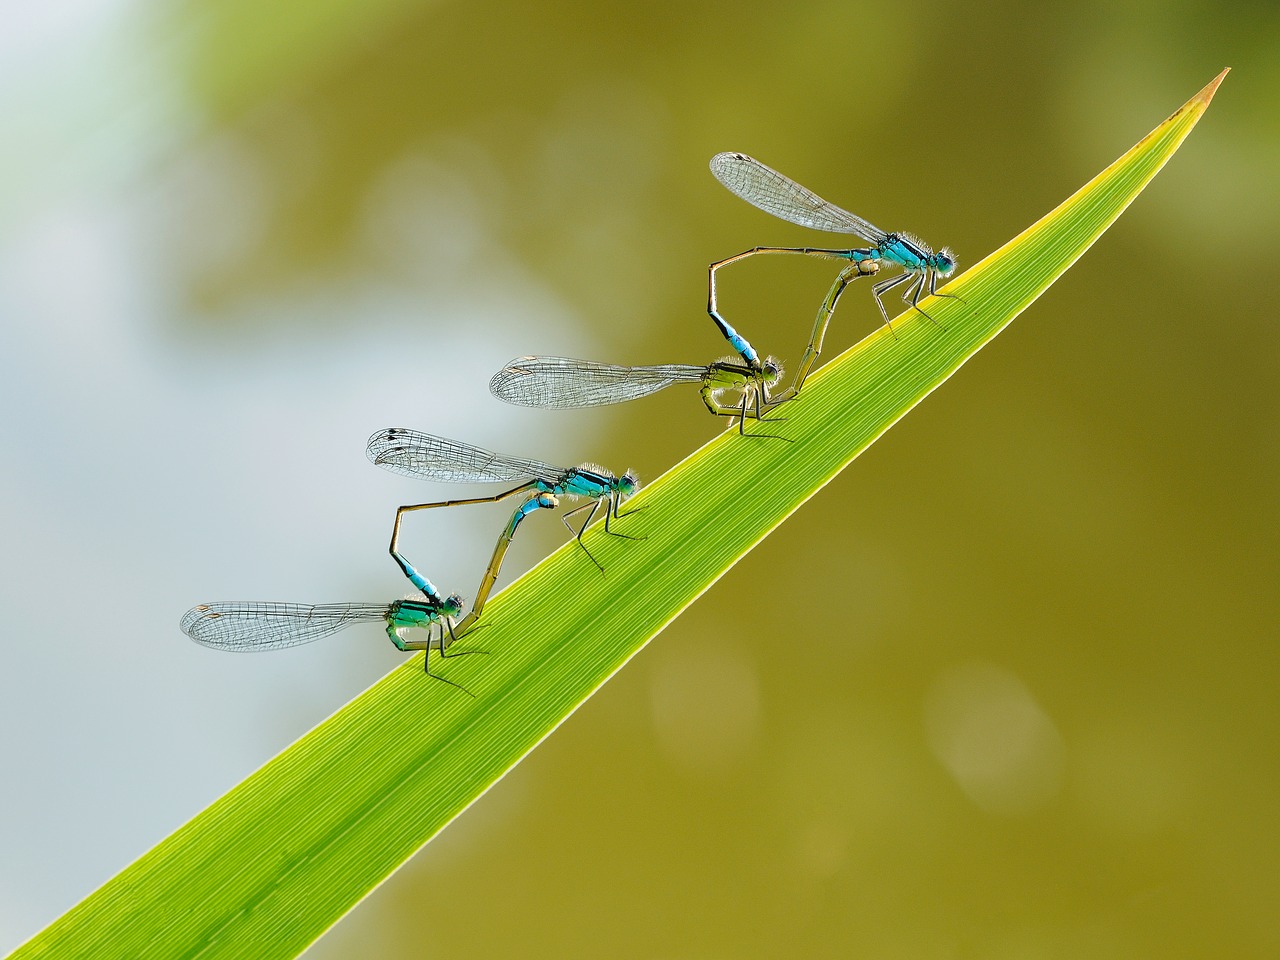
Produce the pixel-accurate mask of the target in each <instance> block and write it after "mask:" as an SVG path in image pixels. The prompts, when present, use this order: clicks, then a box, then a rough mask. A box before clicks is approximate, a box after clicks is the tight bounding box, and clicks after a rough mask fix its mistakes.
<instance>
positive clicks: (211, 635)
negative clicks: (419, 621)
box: [182, 602, 388, 650]
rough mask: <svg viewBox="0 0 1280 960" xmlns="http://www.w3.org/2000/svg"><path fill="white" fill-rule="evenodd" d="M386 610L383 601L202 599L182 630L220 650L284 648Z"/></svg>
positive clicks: (382, 616) (381, 616)
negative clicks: (255, 601)
mask: <svg viewBox="0 0 1280 960" xmlns="http://www.w3.org/2000/svg"><path fill="white" fill-rule="evenodd" d="M387 610H388V605H387V604H385V603H319V604H314V605H313V604H307V603H271V602H265V603H253V602H235V603H202V604H201V605H200V606H198V607H192V608H191V609H190V610H188V611H187V612H186V614H185V615H184V616H183V618H182V632H183V633H185V634H186V635H187V636H188V637H190V638H191V639H192V640H194V641H195V642H196V643H199V644H203V645H204V646H206V647H213V648H214V649H216V650H282V649H284V648H285V647H296V646H298V645H299V644H303V643H310V642H311V641H312V640H319V639H320V638H321V637H327V636H329V634H331V633H336V632H337V631H339V630H341V629H342V628H344V627H349V626H350V625H351V624H353V623H365V622H368V621H371V620H385V619H386V616H387Z"/></svg>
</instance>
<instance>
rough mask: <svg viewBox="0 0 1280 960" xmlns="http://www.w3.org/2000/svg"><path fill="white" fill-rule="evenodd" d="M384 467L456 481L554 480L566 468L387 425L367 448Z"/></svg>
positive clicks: (372, 457) (408, 473) (420, 477)
mask: <svg viewBox="0 0 1280 960" xmlns="http://www.w3.org/2000/svg"><path fill="white" fill-rule="evenodd" d="M365 452H366V453H367V454H368V455H369V459H370V460H372V461H373V462H374V463H376V464H377V465H378V466H380V467H386V468H387V469H388V470H391V471H392V472H394V473H399V474H401V475H403V476H406V477H414V478H415V479H419V480H444V481H448V482H455V483H503V482H511V481H515V480H532V479H533V478H534V477H539V478H542V479H547V480H554V479H556V478H558V477H560V476H563V475H564V473H565V472H566V471H565V470H564V468H563V467H554V466H552V465H551V464H549V463H543V462H542V461H540V460H524V459H521V458H519V457H504V456H502V455H501V454H498V453H494V452H493V451H492V450H485V449H483V448H482V447H473V446H472V445H471V444H469V443H462V442H461V441H459V440H449V439H447V438H445V437H436V436H432V435H431V434H429V433H419V432H418V431H417V430H406V429H405V428H403V427H387V428H386V429H385V430H379V431H378V432H377V433H375V434H374V435H373V436H371V437H370V438H369V445H368V447H367V448H366V449H365Z"/></svg>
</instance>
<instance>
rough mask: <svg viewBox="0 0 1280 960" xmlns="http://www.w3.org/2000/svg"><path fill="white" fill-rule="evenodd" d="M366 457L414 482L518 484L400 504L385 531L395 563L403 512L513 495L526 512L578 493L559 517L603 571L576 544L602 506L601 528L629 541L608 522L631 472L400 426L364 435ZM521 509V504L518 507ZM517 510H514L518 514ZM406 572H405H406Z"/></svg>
mask: <svg viewBox="0 0 1280 960" xmlns="http://www.w3.org/2000/svg"><path fill="white" fill-rule="evenodd" d="M365 452H366V453H367V454H368V456H369V459H370V460H371V461H373V462H374V463H376V464H377V465H378V466H380V467H385V468H386V469H388V470H391V471H392V472H394V473H399V474H401V475H402V476H406V477H414V478H416V479H419V480H443V481H445V482H450V483H502V482H512V481H519V484H518V486H515V487H512V488H511V489H510V490H504V491H503V492H502V493H497V494H494V495H493V496H491V497H469V498H466V499H460V500H443V501H439V502H436V503H416V504H409V505H406V506H402V507H400V508H399V509H398V510H397V511H396V522H395V527H394V528H393V531H392V535H391V554H392V556H393V557H395V558H396V562H397V563H400V564H401V569H404V566H405V565H404V563H403V562H402V559H401V558H400V556H399V553H398V550H397V542H398V539H399V535H400V520H401V517H403V515H404V514H406V513H408V512H410V511H413V510H428V509H431V508H432V507H452V506H459V505H461V504H468V503H492V502H494V501H497V500H505V499H506V498H507V497H512V496H515V495H516V494H519V493H527V494H529V497H528V499H527V500H526V503H525V506H526V507H528V512H532V510H533V509H537V508H536V507H530V506H529V505H530V504H531V503H532V502H533V501H534V500H536V499H537V498H538V496H539V495H541V494H550V495H552V496H553V497H583V498H587V499H589V500H590V501H591V502H590V503H588V504H584V505H583V506H581V507H578V508H576V509H574V510H570V511H569V512H568V513H566V514H565V515H564V516H563V517H561V520H562V521H563V522H564V525H565V527H566V528H568V530H569V532H570V533H572V534H574V536H575V538H576V539H577V541H578V545H579V546H580V547H582V550H583V552H584V553H586V555H587V557H588V558H589V559H590V560H591V562H592V563H594V564H595V565H596V566H597V567H599V569H600V572H601V573H603V572H604V567H602V566H600V562H599V561H598V560H596V558H595V557H594V556H593V555H592V553H591V551H590V550H588V549H587V546H586V544H585V543H583V542H582V535H583V534H584V533H585V532H586V529H587V527H588V526H589V525H590V523H591V521H592V520H593V519H594V518H595V515H596V513H597V512H598V511H599V510H600V508H601V507H602V506H603V507H604V510H605V513H604V529H605V532H606V533H610V534H612V535H613V536H616V537H623V538H625V539H628V540H635V539H637V538H636V537H631V536H628V535H627V534H625V533H618V532H617V531H616V530H610V529H609V521H610V520H611V519H614V520H616V519H618V518H620V517H621V516H624V514H621V513H619V512H618V510H619V506H620V505H621V503H622V501H623V500H625V499H626V498H627V497H629V496H631V495H632V494H633V493H635V492H636V490H638V489H639V488H640V481H639V480H638V479H637V478H636V475H635V474H634V473H632V472H631V471H630V470H628V471H627V472H626V473H624V474H623V475H622V476H620V477H617V476H614V475H613V474H612V473H610V472H609V471H607V470H605V469H604V468H603V467H598V466H595V465H594V464H583V465H581V466H577V467H555V466H552V465H551V464H549V463H543V462H542V461H540V460H528V459H524V458H521V457H504V456H502V455H500V454H497V453H493V452H492V451H490V450H484V449H482V448H480V447H474V446H472V445H471V444H469V443H461V442H459V441H457V440H448V439H446V438H444V437H436V436H432V435H431V434H428V433H419V432H418V431H416V430H407V429H404V428H402V427H388V428H387V429H385V430H379V431H378V432H377V433H375V434H374V435H373V436H371V437H370V438H369V444H368V446H367V448H366V451H365ZM522 509H523V508H522ZM587 509H590V511H591V512H590V513H588V514H587V519H586V520H584V521H583V523H582V526H581V527H580V528H578V529H577V530H576V531H575V530H574V529H573V527H572V526H570V524H569V518H570V517H572V516H574V515H575V514H578V513H581V512H582V511H583V510H587ZM519 512H520V511H517V513H519ZM407 572H408V571H406V573H407Z"/></svg>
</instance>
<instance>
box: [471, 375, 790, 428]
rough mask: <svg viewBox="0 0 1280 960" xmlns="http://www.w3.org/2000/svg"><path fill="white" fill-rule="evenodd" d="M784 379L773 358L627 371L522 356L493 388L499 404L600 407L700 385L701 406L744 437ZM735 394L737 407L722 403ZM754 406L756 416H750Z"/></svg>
mask: <svg viewBox="0 0 1280 960" xmlns="http://www.w3.org/2000/svg"><path fill="white" fill-rule="evenodd" d="M781 376H782V368H781V367H779V366H778V364H777V362H776V361H775V360H774V359H773V358H772V357H770V358H768V359H767V360H765V361H763V362H762V363H759V364H757V365H756V366H751V365H748V364H746V363H734V362H733V361H731V360H718V361H716V362H715V363H712V364H709V365H708V366H705V367H697V366H692V365H690V364H684V363H664V364H657V365H655V366H648V367H624V366H618V365H616V364H612V363H595V362H593V361H591V360H573V359H571V358H569V357H519V358H517V359H515V360H512V361H511V362H510V363H508V364H507V365H506V366H505V367H503V368H502V369H501V370H499V371H498V372H497V373H495V374H494V375H493V379H492V380H490V381H489V390H490V391H491V392H492V393H493V395H494V396H495V397H497V398H498V399H499V400H505V401H507V403H516V404H520V405H522V406H526V407H596V406H603V405H604V404H609V403H622V402H623V401H626V400H635V399H637V398H639V397H647V396H649V394H651V393H657V392H658V391H659V390H665V389H666V388H667V387H670V386H672V385H674V384H677V383H696V384H700V388H699V389H700V391H701V393H702V402H703V403H704V404H705V405H706V407H707V409H708V410H710V411H711V412H712V413H714V414H715V415H716V416H720V417H737V418H738V432H739V433H742V434H743V435H747V433H746V422H747V417H748V416H753V417H754V418H755V419H756V420H763V419H765V417H764V415H763V408H764V407H767V406H768V405H769V404H770V403H771V402H772V400H771V398H770V396H769V388H770V387H772V386H773V385H774V384H776V383H777V382H778V379H779V378H780V377H781ZM726 391H736V392H737V393H738V394H740V396H741V400H740V402H739V403H736V404H726V403H724V402H722V399H721V398H722V397H723V395H724V393H725V392H726ZM752 406H754V408H755V410H754V413H749V410H750V409H751V407H752Z"/></svg>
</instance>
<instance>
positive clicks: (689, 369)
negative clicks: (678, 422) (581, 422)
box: [489, 357, 707, 407]
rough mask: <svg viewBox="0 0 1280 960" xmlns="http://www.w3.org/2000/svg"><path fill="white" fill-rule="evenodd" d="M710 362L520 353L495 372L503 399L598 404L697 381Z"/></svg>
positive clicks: (496, 390)
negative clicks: (627, 362)
mask: <svg viewBox="0 0 1280 960" xmlns="http://www.w3.org/2000/svg"><path fill="white" fill-rule="evenodd" d="M706 373H707V368H706V367H695V366H691V365H689V364H683V363H669V364H660V365H658V366H651V367H623V366H618V365H616V364H612V363H594V362H592V361H590V360H574V359H571V358H569V357H520V358H519V359H517V360H512V361H511V362H510V363H509V364H507V365H506V366H505V367H503V368H502V369H501V370H499V371H498V372H497V373H495V374H494V375H493V379H492V380H490V381H489V390H490V392H492V393H493V395H494V396H495V397H497V398H498V399H499V400H505V401H507V403H518V404H522V405H523V406H526V407H595V406H599V405H601V404H606V403H622V402H623V401H625V400H635V399H637V398H639V397H647V396H648V395H649V394H651V393H657V392H658V391H659V390H662V389H664V388H666V387H669V386H671V385H672V384H673V383H698V382H700V381H701V380H702V378H703V377H704V376H706Z"/></svg>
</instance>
